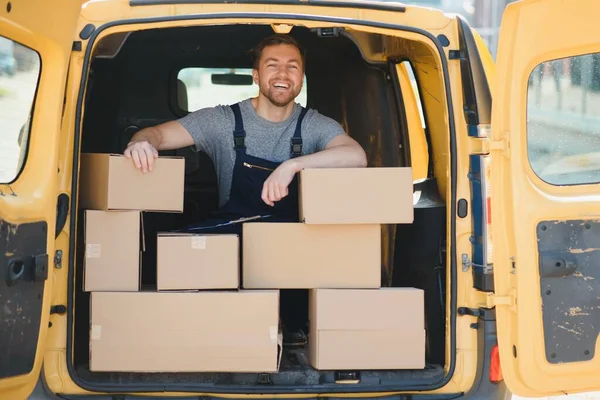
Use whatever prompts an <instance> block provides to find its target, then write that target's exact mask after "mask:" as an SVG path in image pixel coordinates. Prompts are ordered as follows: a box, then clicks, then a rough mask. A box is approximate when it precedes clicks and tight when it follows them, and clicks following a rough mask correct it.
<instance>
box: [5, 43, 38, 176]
mask: <svg viewBox="0 0 600 400" xmlns="http://www.w3.org/2000/svg"><path fill="white" fill-rule="evenodd" d="M39 74H40V57H39V55H38V53H37V52H35V51H34V50H32V49H30V48H27V47H24V46H21V45H20V44H18V43H16V42H13V41H12V40H10V39H7V38H5V37H2V36H0V183H10V182H12V181H14V180H15V178H16V177H17V175H19V172H21V168H22V166H23V161H24V159H25V153H26V151H27V142H28V137H29V128H30V120H31V112H32V111H33V100H34V98H35V92H36V89H37V83H38V77H39Z"/></svg>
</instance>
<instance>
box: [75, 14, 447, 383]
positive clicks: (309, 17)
mask: <svg viewBox="0 0 600 400" xmlns="http://www.w3.org/2000/svg"><path fill="white" fill-rule="evenodd" d="M361 4H362V3H361ZM236 18H237V19H245V20H256V19H271V20H272V19H291V20H298V21H315V22H328V23H339V24H350V25H359V26H368V27H374V28H384V29H392V30H399V31H406V32H412V33H417V34H420V35H423V36H425V37H427V38H428V39H430V40H431V41H432V42H433V43H434V45H435V47H436V49H437V51H438V54H439V56H440V59H441V61H442V72H443V75H444V89H445V92H446V101H447V105H448V126H449V130H450V132H449V133H450V138H449V139H450V180H451V181H450V185H451V199H450V200H449V202H450V212H449V214H448V215H449V216H450V237H451V245H450V260H451V262H450V282H451V284H450V365H449V368H448V372H447V374H446V375H445V376H444V377H443V378H442V379H435V380H418V381H409V382H407V383H405V384H400V385H390V384H382V385H379V386H376V387H375V386H372V385H369V386H360V385H356V386H354V385H335V386H331V385H313V386H310V387H306V386H295V385H288V386H277V387H266V386H261V387H253V388H250V387H239V386H237V385H223V386H216V385H202V384H196V385H195V384H172V385H164V384H144V385H140V384H137V383H136V384H133V385H129V384H121V385H112V384H94V383H89V382H87V381H85V380H83V379H81V378H80V377H79V376H78V375H77V373H76V371H75V367H74V365H73V328H72V327H73V318H74V316H73V303H74V295H75V293H74V286H75V284H74V273H75V240H76V235H75V234H74V233H75V232H76V230H77V227H76V221H75V218H71V220H70V232H71V235H70V243H69V245H70V248H69V266H70V268H69V277H68V279H69V282H68V294H67V299H68V302H67V307H68V310H67V371H68V373H69V376H70V378H71V379H72V380H73V382H74V383H75V384H77V385H78V386H80V387H81V388H83V389H85V390H88V391H95V392H118V393H123V392H205V393H207V392H208V393H227V394H290V393H293V394H299V393H307V394H320V393H363V392H369V393H373V392H396V391H431V390H436V389H439V388H441V387H444V386H445V385H446V384H448V382H450V380H451V379H452V376H453V375H454V371H455V369H456V279H457V271H456V267H457V265H456V217H455V216H456V164H457V163H456V126H455V121H454V113H453V109H454V106H453V103H452V96H451V95H450V93H451V88H450V76H449V72H448V60H447V59H446V57H445V55H444V50H443V48H442V45H441V44H440V42H439V41H438V39H437V38H436V37H435V36H433V35H432V34H431V33H429V32H427V31H425V30H423V29H418V28H414V27H410V26H404V25H397V24H389V23H381V22H374V21H358V20H351V21H350V20H347V19H345V18H335V17H320V16H312V15H296V14H283V13H264V14H262V13H216V14H202V15H182V16H175V17H172V16H171V17H156V18H146V19H129V20H120V21H112V22H109V23H107V24H104V25H102V26H100V27H99V28H98V29H96V30H95V31H94V32H93V34H92V35H91V37H90V40H89V42H88V44H87V47H86V51H85V57H84V62H83V71H82V74H81V80H80V85H79V95H78V99H77V106H76V110H75V137H74V143H73V165H74V166H77V165H79V145H80V140H81V138H80V136H81V117H82V116H81V112H82V104H83V100H84V91H85V84H86V80H87V76H88V73H89V67H90V56H91V52H92V47H93V43H94V41H95V40H96V39H97V38H98V35H99V34H100V33H101V32H102V31H103V30H105V29H108V28H111V27H114V26H119V25H132V24H145V23H156V22H167V21H194V20H208V19H214V20H218V19H236ZM78 175H79V170H78V168H73V175H72V181H71V210H72V211H71V213H73V210H77V198H78V196H77V189H78V188H77V183H78Z"/></svg>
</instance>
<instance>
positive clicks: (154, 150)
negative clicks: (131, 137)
mask: <svg viewBox="0 0 600 400" xmlns="http://www.w3.org/2000/svg"><path fill="white" fill-rule="evenodd" d="M152 153H153V154H154V158H158V150H156V149H155V148H154V147H152Z"/></svg>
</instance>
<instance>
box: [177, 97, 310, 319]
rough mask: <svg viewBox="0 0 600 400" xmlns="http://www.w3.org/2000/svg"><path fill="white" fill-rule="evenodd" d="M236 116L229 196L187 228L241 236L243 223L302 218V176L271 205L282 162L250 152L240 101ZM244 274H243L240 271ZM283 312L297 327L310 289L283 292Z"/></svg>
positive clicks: (296, 144) (296, 139) (297, 144)
mask: <svg viewBox="0 0 600 400" xmlns="http://www.w3.org/2000/svg"><path fill="white" fill-rule="evenodd" d="M231 109H232V111H233V114H234V116H235V128H234V131H233V143H234V148H235V164H234V167H233V177H232V181H231V191H230V193H229V200H228V201H227V203H225V204H224V205H223V206H222V207H221V208H219V210H217V212H216V213H215V214H213V215H212V216H211V217H210V218H209V219H207V220H204V221H201V222H200V223H197V224H194V225H190V226H188V227H187V228H186V229H184V231H186V232H190V233H220V234H224V233H234V234H237V235H239V237H240V255H241V248H242V247H241V243H242V241H243V237H242V223H243V222H245V221H252V222H298V221H299V211H298V177H297V176H295V177H294V179H293V180H292V182H291V183H290V185H289V187H288V195H287V196H286V197H284V198H283V199H281V200H280V201H277V202H275V203H274V204H275V205H274V206H269V205H268V204H266V203H265V202H264V201H263V200H262V197H261V195H262V190H263V185H264V183H265V181H266V180H267V178H268V177H269V175H271V172H273V170H275V169H276V168H277V167H278V166H279V165H280V164H281V163H277V162H273V161H269V160H265V159H263V158H258V157H254V156H251V155H249V154H247V152H246V143H245V138H246V131H245V130H244V122H243V120H242V113H241V111H240V106H239V104H234V105H232V106H231ZM306 111H307V110H306V109H305V108H302V111H301V112H300V115H299V117H298V122H297V123H296V129H295V131H294V135H293V137H292V139H291V141H290V155H291V158H295V157H298V156H300V155H302V133H301V125H302V120H303V118H304V116H305V115H306ZM240 275H241V274H240ZM280 299H281V307H280V308H281V315H282V319H283V321H284V324H286V326H287V327H288V329H290V330H297V329H300V328H302V327H304V325H305V324H306V321H307V319H308V314H307V313H308V292H307V291H306V290H284V291H282V292H281V295H280Z"/></svg>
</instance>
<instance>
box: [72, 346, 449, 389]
mask: <svg viewBox="0 0 600 400" xmlns="http://www.w3.org/2000/svg"><path fill="white" fill-rule="evenodd" d="M76 370H77V375H79V377H80V378H82V379H84V380H85V381H87V382H88V383H92V384H106V385H111V384H119V385H135V384H152V385H156V384H159V385H171V384H173V385H175V384H176V385H181V384H194V385H201V384H208V385H236V387H239V386H240V385H243V386H255V385H256V384H257V383H258V382H257V380H258V379H259V374H255V373H254V374H253V373H127V372H118V373H111V372H91V371H90V370H89V366H88V365H78V366H77V368H76ZM269 375H270V376H269V378H270V381H269V380H266V381H263V382H264V383H262V382H261V383H262V384H274V385H282V386H284V385H285V386H288V385H293V386H305V387H307V388H310V386H314V385H320V384H334V379H335V378H334V373H333V372H328V371H317V370H315V369H314V368H312V367H311V366H310V364H309V363H308V357H307V349H306V348H304V349H284V352H283V355H282V359H281V367H280V370H279V372H278V373H271V374H269ZM443 376H444V367H443V366H442V365H427V366H426V368H425V369H422V370H392V371H387V370H381V371H361V372H360V378H361V384H367V385H386V384H393V383H399V382H403V383H408V382H410V381H422V380H437V379H441V378H442V377H443Z"/></svg>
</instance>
